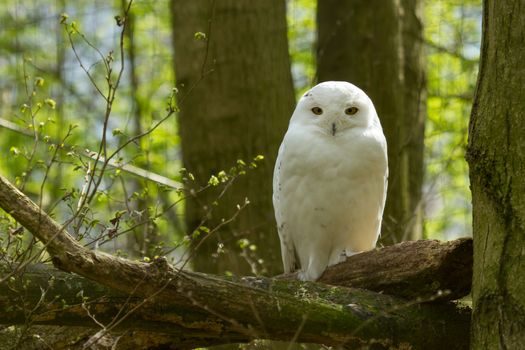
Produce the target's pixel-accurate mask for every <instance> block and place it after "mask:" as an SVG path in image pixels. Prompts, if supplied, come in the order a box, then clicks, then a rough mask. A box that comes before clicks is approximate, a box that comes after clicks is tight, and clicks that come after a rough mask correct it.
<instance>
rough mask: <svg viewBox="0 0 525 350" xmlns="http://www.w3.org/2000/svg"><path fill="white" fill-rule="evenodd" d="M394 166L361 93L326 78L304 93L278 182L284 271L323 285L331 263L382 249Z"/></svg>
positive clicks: (367, 100)
mask: <svg viewBox="0 0 525 350" xmlns="http://www.w3.org/2000/svg"><path fill="white" fill-rule="evenodd" d="M387 163H388V161H387V148H386V140H385V136H384V135H383V129H382V128H381V124H380V122H379V118H378V117H377V113H376V110H375V108H374V105H373V104H372V101H371V100H370V98H369V97H368V96H367V95H366V94H365V93H364V92H363V91H362V90H361V89H359V88H358V87H356V86H355V85H352V84H350V83H348V82H343V81H327V82H324V83H321V84H318V85H316V86H315V87H313V88H312V89H311V90H310V91H308V92H307V93H305V94H304V96H303V97H302V98H301V99H300V100H299V102H298V103H297V107H296V108H295V111H294V113H293V115H292V117H291V119H290V125H289V127H288V131H287V132H286V135H285V136H284V140H283V142H282V144H281V147H280V149H279V155H278V157H277V162H276V164H275V170H274V177H273V205H274V209H275V217H276V220H277V225H278V230H279V237H280V239H281V254H282V259H283V265H284V272H285V273H288V272H292V271H294V270H295V269H296V268H299V266H300V271H299V278H300V279H301V280H316V279H317V278H319V277H320V276H321V274H322V273H323V272H324V270H325V269H326V267H327V266H330V265H334V264H337V263H339V262H341V261H343V260H345V259H346V256H350V255H352V254H355V253H357V252H361V251H365V250H370V249H373V248H374V247H375V245H376V242H377V239H378V237H379V232H380V229H381V218H382V216H383V208H384V206H385V199H386V188H387V177H388V164H387ZM297 259H298V260H299V261H297Z"/></svg>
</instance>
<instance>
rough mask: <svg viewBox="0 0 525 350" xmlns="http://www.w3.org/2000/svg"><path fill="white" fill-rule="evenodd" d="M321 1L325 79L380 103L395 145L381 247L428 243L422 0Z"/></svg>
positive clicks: (320, 66)
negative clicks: (425, 235) (423, 194)
mask: <svg viewBox="0 0 525 350" xmlns="http://www.w3.org/2000/svg"><path fill="white" fill-rule="evenodd" d="M373 2H374V3H376V4H375V6H371V4H370V1H363V0H352V1H336V0H327V1H319V3H318V6H317V25H318V51H317V76H318V80H319V81H326V80H346V81H349V82H352V83H354V84H355V85H357V86H359V87H360V88H362V89H363V90H364V91H365V92H366V93H367V94H368V95H369V96H370V98H371V99H372V101H373V102H374V105H375V107H376V109H377V112H378V115H379V118H380V119H381V123H382V125H383V130H384V132H385V136H386V139H387V144H388V163H389V179H388V195H387V202H386V207H385V212H384V214H383V227H382V235H381V241H380V242H381V243H383V244H393V243H397V242H401V241H403V240H413V239H419V238H421V233H422V226H421V224H422V215H421V214H422V212H421V209H422V208H421V190H422V184H423V137H424V126H425V114H426V109H425V103H426V84H425V74H424V62H423V54H422V40H421V38H422V24H421V2H420V1H418V0H401V1H399V0H388V1H383V0H381V1H379V0H376V1H373Z"/></svg>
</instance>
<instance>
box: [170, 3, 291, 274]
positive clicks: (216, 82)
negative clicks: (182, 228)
mask: <svg viewBox="0 0 525 350" xmlns="http://www.w3.org/2000/svg"><path fill="white" fill-rule="evenodd" d="M171 4H172V18H173V33H174V35H173V44H174V47H175V51H174V63H175V72H176V79H177V87H178V88H179V90H180V96H181V97H180V99H179V103H180V109H181V111H180V120H179V126H180V134H181V140H182V156H183V161H184V166H185V167H186V168H187V169H188V171H190V172H192V173H193V174H194V175H195V177H196V179H197V182H198V183H199V184H201V185H202V184H205V183H206V182H207V181H208V179H209V178H210V175H212V174H217V173H218V172H219V171H221V170H225V171H228V170H229V169H230V168H231V167H232V166H234V165H236V162H237V160H238V159H243V160H244V161H247V160H250V159H252V158H253V157H255V156H257V155H263V156H264V157H265V159H264V161H263V162H262V163H261V164H260V166H259V167H258V169H256V170H253V171H250V172H249V173H248V174H247V175H246V176H243V177H240V178H239V179H237V181H236V182H235V183H234V185H233V186H232V187H231V188H229V189H228V191H227V192H226V193H225V195H224V196H223V197H222V199H220V200H219V201H218V205H216V206H214V205H212V204H213V203H214V202H215V201H216V200H217V197H218V196H219V194H218V193H217V191H206V192H205V193H202V194H199V195H198V196H197V197H196V198H194V199H193V200H189V201H187V202H186V224H187V228H188V232H189V233H191V232H192V231H193V230H194V229H196V228H197V227H198V226H199V225H200V223H201V221H202V220H203V218H207V220H208V221H207V223H206V224H205V225H206V226H208V227H214V226H216V225H218V224H220V223H221V221H222V219H228V218H230V217H232V215H234V214H235V212H236V206H237V205H238V204H242V203H244V201H245V198H246V197H247V198H248V199H249V201H250V204H249V205H248V207H247V208H246V209H244V210H243V211H242V212H241V213H240V215H239V216H238V217H237V218H236V219H235V221H234V222H232V223H231V224H229V225H226V226H224V227H222V229H221V230H220V231H219V232H217V233H215V234H214V235H213V236H210V237H208V238H206V241H204V242H203V243H202V244H200V247H199V249H198V252H197V256H196V257H195V259H194V268H195V269H196V270H198V271H205V272H214V273H217V272H224V271H226V270H228V271H231V272H233V273H236V274H239V275H243V274H247V273H257V274H259V273H267V274H275V273H277V272H279V271H282V268H281V263H280V261H281V258H280V245H279V239H278V235H277V231H276V229H275V219H274V214H273V207H272V200H271V196H272V182H271V181H272V173H273V166H274V163H275V159H276V156H277V150H278V147H279V143H280V141H281V138H282V136H283V135H284V132H285V130H286V125H287V123H288V120H289V117H290V115H291V113H292V110H293V107H294V90H293V84H292V78H291V73H290V62H289V57H288V44H287V36H286V35H287V34H286V33H287V27H286V18H285V2H284V1H283V0H268V1H249V0H242V1H239V0H227V1H226V0H221V1H208V0H196V1H185V0H183V1H181V0H173V1H172V3H171ZM198 32H200V33H204V35H205V37H203V35H202V34H197V37H199V35H200V38H201V39H203V40H199V39H196V37H195V35H196V34H195V33H198ZM189 187H191V186H189ZM210 208H213V210H212V211H211V213H210V212H209V209H210ZM240 239H248V240H249V242H250V243H252V244H254V245H255V246H256V247H257V248H258V249H257V250H256V252H255V254H252V256H249V257H248V256H247V257H245V259H244V258H241V257H239V253H240V249H239V244H238V241H239V240H240ZM218 243H221V244H222V246H221V249H220V250H219V253H218V249H217V245H218ZM259 259H262V261H260V260H259ZM248 262H249V263H248ZM261 262H262V264H261Z"/></svg>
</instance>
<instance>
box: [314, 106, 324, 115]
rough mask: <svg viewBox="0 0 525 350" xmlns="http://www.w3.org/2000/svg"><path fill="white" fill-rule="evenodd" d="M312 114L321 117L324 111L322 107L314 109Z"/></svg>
mask: <svg viewBox="0 0 525 350" xmlns="http://www.w3.org/2000/svg"><path fill="white" fill-rule="evenodd" d="M312 113H313V114H315V115H321V114H323V109H322V108H321V107H314V108H312Z"/></svg>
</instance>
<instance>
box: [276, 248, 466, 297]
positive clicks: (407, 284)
mask: <svg viewBox="0 0 525 350" xmlns="http://www.w3.org/2000/svg"><path fill="white" fill-rule="evenodd" d="M279 278H281V279H287V280H290V279H296V278H297V273H292V274H287V275H282V276H279ZM318 282H322V283H326V284H331V285H335V286H344V287H355V288H364V289H368V290H373V291H376V292H382V293H386V294H392V295H397V296H400V297H404V298H407V299H415V298H422V299H427V298H437V299H439V300H454V299H459V298H461V297H464V296H465V295H467V294H469V293H470V287H471V284H472V239H471V238H461V239H457V240H454V241H448V242H442V241H437V240H419V241H407V242H402V243H399V244H395V245H392V246H387V247H384V248H379V249H375V250H372V251H369V252H364V253H360V254H356V255H353V256H350V257H348V258H347V259H346V261H344V262H342V263H340V264H337V265H334V266H330V267H329V268H327V269H326V271H325V272H324V274H323V275H322V276H321V278H319V280H318ZM438 295H439V297H438Z"/></svg>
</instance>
